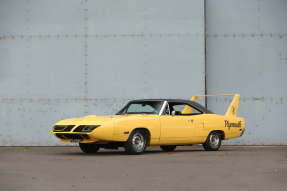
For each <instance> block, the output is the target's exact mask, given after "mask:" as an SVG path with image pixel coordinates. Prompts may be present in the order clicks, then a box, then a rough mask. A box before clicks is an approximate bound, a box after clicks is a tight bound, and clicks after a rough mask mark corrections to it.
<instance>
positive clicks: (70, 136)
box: [56, 133, 90, 139]
mask: <svg viewBox="0 0 287 191" xmlns="http://www.w3.org/2000/svg"><path fill="white" fill-rule="evenodd" d="M56 136H57V137H59V138H61V139H65V138H67V139H90V137H89V135H87V134H68V133H56Z"/></svg>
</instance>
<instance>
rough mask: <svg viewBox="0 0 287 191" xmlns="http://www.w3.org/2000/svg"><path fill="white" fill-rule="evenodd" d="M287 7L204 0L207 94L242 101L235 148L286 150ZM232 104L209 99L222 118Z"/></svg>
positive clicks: (254, 0) (280, 1) (278, 1)
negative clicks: (230, 95) (276, 147)
mask: <svg viewBox="0 0 287 191" xmlns="http://www.w3.org/2000/svg"><path fill="white" fill-rule="evenodd" d="M286 10H287V1H284V0H272V1H269V0H217V1H213V0H207V1H206V20H207V36H206V37H207V94H226V93H238V94H240V95H241V100H240V102H239V109H238V116H241V117H244V118H245V123H246V131H245V135H244V136H243V137H241V138H237V139H232V140H229V141H225V142H224V144H231V145H233V144H238V145H273V144H274V145H281V144H282V145H286V144H287V141H286V135H287V128H286V125H285V123H286V122H285V121H286V117H287V115H286V114H287V97H286V95H287V86H286V82H287V75H286V71H287V19H286V18H287V11H286ZM230 101H231V99H229V98H225V97H219V98H211V99H208V102H207V103H208V108H209V109H211V110H213V111H214V112H217V113H221V114H224V113H225V112H226V110H227V108H228V105H229V103H230Z"/></svg>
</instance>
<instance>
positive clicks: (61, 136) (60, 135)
mask: <svg viewBox="0 0 287 191" xmlns="http://www.w3.org/2000/svg"><path fill="white" fill-rule="evenodd" d="M56 136H57V137H58V138H60V139H66V137H64V136H63V134H59V133H56Z"/></svg>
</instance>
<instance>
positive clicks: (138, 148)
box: [124, 129, 147, 155]
mask: <svg viewBox="0 0 287 191" xmlns="http://www.w3.org/2000/svg"><path fill="white" fill-rule="evenodd" d="M146 144H147V138H146V134H145V132H144V131H143V130H141V129H136V130H134V131H133V132H132V133H131V135H130V137H129V139H128V140H127V142H125V143H124V147H125V150H126V152H127V153H129V154H132V155H139V154H142V153H143V152H144V151H145V149H146Z"/></svg>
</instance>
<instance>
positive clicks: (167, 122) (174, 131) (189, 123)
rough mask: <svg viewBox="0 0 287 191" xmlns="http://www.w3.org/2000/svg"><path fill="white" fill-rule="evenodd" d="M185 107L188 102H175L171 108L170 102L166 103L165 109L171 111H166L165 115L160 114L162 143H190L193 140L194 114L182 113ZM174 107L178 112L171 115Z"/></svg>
mask: <svg viewBox="0 0 287 191" xmlns="http://www.w3.org/2000/svg"><path fill="white" fill-rule="evenodd" d="M176 104H179V103H176ZM178 106H179V107H178ZM175 107H177V108H175ZM185 107H186V104H180V105H175V104H173V105H172V108H169V104H167V105H166V108H165V109H164V110H166V111H170V112H165V113H164V115H161V116H160V123H161V134H160V141H159V142H160V144H188V143H191V142H192V139H193V137H194V129H195V126H194V116H193V115H187V114H181V113H180V111H182V110H183V109H184V108H185ZM173 109H175V112H176V114H175V115H170V113H171V112H172V111H173Z"/></svg>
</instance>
